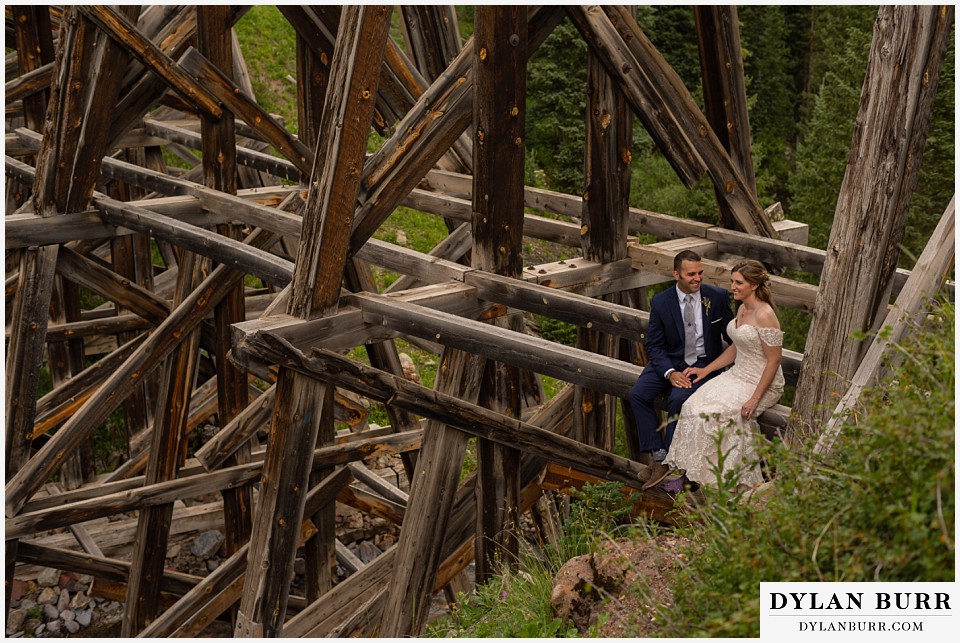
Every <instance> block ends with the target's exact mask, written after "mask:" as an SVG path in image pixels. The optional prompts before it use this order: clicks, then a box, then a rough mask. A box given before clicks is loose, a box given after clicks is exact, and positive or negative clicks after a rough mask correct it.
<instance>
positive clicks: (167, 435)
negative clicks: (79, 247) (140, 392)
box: [121, 253, 206, 637]
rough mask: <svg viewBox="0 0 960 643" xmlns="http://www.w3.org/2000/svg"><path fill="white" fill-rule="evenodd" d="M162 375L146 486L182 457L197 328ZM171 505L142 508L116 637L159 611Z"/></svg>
mask: <svg viewBox="0 0 960 643" xmlns="http://www.w3.org/2000/svg"><path fill="white" fill-rule="evenodd" d="M205 263H206V262H205V261H203V260H202V258H199V257H196V256H195V255H193V254H192V253H183V255H182V256H181V261H180V265H179V266H178V268H179V272H178V275H177V287H176V291H175V294H174V304H175V305H181V304H182V303H183V301H184V300H186V299H187V298H188V297H189V295H190V293H191V292H192V291H193V290H194V288H195V287H196V286H198V285H199V283H200V282H201V278H202V273H203V272H204V270H205V268H206V265H205ZM184 335H185V337H184V339H183V341H182V342H180V344H179V345H178V346H177V347H176V348H175V349H174V351H173V353H172V355H171V356H170V359H168V360H167V362H166V368H165V372H164V373H163V374H162V375H161V382H160V391H159V393H160V394H159V396H158V399H157V410H156V412H155V413H154V426H153V430H152V431H151V433H150V447H149V450H148V457H147V464H146V472H145V475H144V482H145V483H146V484H148V485H150V484H157V483H163V482H166V481H168V480H174V479H176V478H177V474H178V471H179V469H180V467H181V466H182V465H183V460H184V458H185V457H186V439H187V435H186V434H187V431H186V424H187V417H188V414H189V411H190V392H191V391H192V390H193V384H194V381H195V380H196V377H197V368H198V366H199V348H200V333H199V331H198V329H197V328H194V329H193V330H191V331H189V332H187V333H185V334H184ZM172 516H173V502H172V501H171V502H168V503H163V504H157V505H151V506H149V507H144V508H143V509H141V511H140V514H139V516H138V521H137V535H136V537H135V539H134V547H133V553H132V555H131V567H130V577H129V580H128V583H127V600H126V601H125V602H124V612H123V624H122V627H121V633H122V634H123V635H124V636H128V637H129V636H134V635H136V634H137V633H138V632H140V631H141V630H142V629H143V628H144V627H145V626H146V625H147V623H149V622H150V621H152V620H153V619H154V618H156V616H157V614H158V613H159V611H160V592H159V588H158V587H157V585H156V583H154V582H152V581H153V579H154V578H157V577H158V576H159V575H161V574H162V573H163V565H164V562H165V558H166V551H167V540H168V536H169V530H170V521H171V519H172Z"/></svg>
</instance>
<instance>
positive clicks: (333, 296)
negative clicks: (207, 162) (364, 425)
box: [234, 6, 390, 637]
mask: <svg viewBox="0 0 960 643" xmlns="http://www.w3.org/2000/svg"><path fill="white" fill-rule="evenodd" d="M389 16H390V10H389V8H387V7H382V6H349V7H346V8H344V10H343V14H342V16H341V20H340V30H339V32H338V34H337V42H336V46H335V48H334V57H333V61H332V63H331V83H330V89H329V91H328V92H327V100H326V106H325V108H324V112H323V118H322V123H321V127H320V138H319V141H318V143H317V155H316V159H317V162H316V164H315V165H314V168H313V176H312V179H311V182H310V191H309V194H308V197H307V205H306V208H305V212H304V217H303V230H302V234H301V237H300V246H299V250H298V253H297V264H296V268H295V270H294V277H293V282H292V284H291V288H290V300H289V304H288V307H287V312H288V313H289V314H291V315H295V316H297V317H300V318H301V319H306V318H307V317H308V316H311V315H316V314H321V315H322V314H325V313H329V312H331V311H335V310H336V306H337V300H338V298H339V295H340V285H341V281H342V278H343V270H344V265H345V262H346V258H347V248H348V244H349V239H350V231H351V229H352V225H353V214H354V210H355V207H356V206H355V204H356V200H357V193H358V189H359V185H360V170H361V169H362V167H363V157H364V153H365V152H366V144H367V134H368V132H369V129H370V122H371V119H372V116H373V106H374V101H375V99H376V96H377V83H378V81H379V78H380V65H381V62H382V59H383V49H384V45H385V43H386V38H387V30H388V28H389ZM326 388H327V385H325V384H322V383H318V382H316V381H314V380H310V379H308V378H305V377H302V376H299V375H297V374H295V373H293V372H291V371H287V370H285V369H283V368H281V369H280V374H279V377H278V381H277V397H276V402H275V407H274V417H273V427H272V429H271V434H270V442H269V445H268V447H267V453H266V458H265V460H264V467H263V477H262V480H261V492H260V499H259V504H258V507H257V511H256V519H255V521H254V529H253V534H252V536H251V540H250V552H249V556H248V559H247V569H248V572H247V576H246V579H245V582H244V588H243V596H242V599H241V602H240V609H239V612H238V614H237V625H236V628H235V632H234V633H235V635H237V636H257V637H260V636H270V637H273V636H280V635H281V634H282V629H283V619H284V616H285V613H286V605H287V598H288V592H289V584H290V579H291V577H292V575H293V563H294V558H295V556H296V549H297V545H298V536H299V525H300V523H301V521H302V519H303V510H304V499H305V497H306V491H307V489H306V486H307V483H308V477H309V473H310V468H311V465H312V454H313V447H314V446H315V444H316V442H317V436H318V435H319V434H320V432H321V427H320V424H321V417H323V415H324V414H323V409H322V404H323V400H324V399H325V398H326V397H327V396H326V392H325V389H326ZM328 417H329V415H328Z"/></svg>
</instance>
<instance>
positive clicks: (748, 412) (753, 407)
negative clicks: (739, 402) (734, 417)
mask: <svg viewBox="0 0 960 643" xmlns="http://www.w3.org/2000/svg"><path fill="white" fill-rule="evenodd" d="M759 404H760V400H758V399H757V398H755V397H751V398H750V399H749V400H747V401H746V402H744V404H743V406H742V407H740V417H742V418H743V419H744V420H749V419H750V418H752V417H753V414H754V413H756V412H757V406H758V405H759Z"/></svg>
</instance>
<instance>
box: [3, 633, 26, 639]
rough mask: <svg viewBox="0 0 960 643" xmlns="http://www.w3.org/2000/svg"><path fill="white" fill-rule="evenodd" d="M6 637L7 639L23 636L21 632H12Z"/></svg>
mask: <svg viewBox="0 0 960 643" xmlns="http://www.w3.org/2000/svg"><path fill="white" fill-rule="evenodd" d="M7 638H9V639H22V638H23V632H14V633H13V634H10V635H9V636H7Z"/></svg>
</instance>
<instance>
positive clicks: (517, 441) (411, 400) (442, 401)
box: [211, 337, 642, 488]
mask: <svg viewBox="0 0 960 643" xmlns="http://www.w3.org/2000/svg"><path fill="white" fill-rule="evenodd" d="M241 350H249V351H251V352H255V353H256V354H258V355H260V356H262V357H264V358H267V359H270V360H271V361H276V362H277V363H281V364H285V365H286V367H287V368H291V369H295V370H297V371H298V372H301V373H303V374H305V375H308V376H311V377H315V378H319V379H323V380H325V381H328V382H331V383H335V384H336V385H338V386H342V387H343V388H346V389H348V390H352V391H355V392H356V393H359V394H361V395H364V396H366V397H369V398H370V399H373V400H376V401H379V402H386V401H387V400H390V401H391V403H394V404H397V405H400V406H403V407H404V408H407V409H408V410H410V411H411V412H414V413H417V414H419V415H424V416H428V417H432V418H434V419H436V420H438V421H441V422H444V423H446V424H448V425H449V426H453V427H455V428H458V429H460V430H461V431H465V432H468V433H470V434H471V435H477V436H483V437H486V438H488V439H492V440H496V441H498V442H502V443H504V444H507V445H514V446H517V447H518V448H521V449H524V450H528V449H529V450H530V451H531V452H533V453H538V454H539V455H540V456H541V457H544V458H548V459H550V460H552V461H555V462H559V463H566V464H569V465H570V466H577V467H580V468H582V470H584V471H588V472H602V473H600V474H599V475H604V476H610V479H614V480H619V481H621V482H624V483H625V484H627V485H629V486H634V487H637V488H639V486H640V484H641V483H640V481H639V480H638V479H637V478H636V474H637V473H639V471H640V468H641V467H642V465H640V464H638V463H636V462H633V461H631V460H627V459H626V458H622V457H620V456H617V455H615V454H612V453H609V452H606V451H603V450H601V449H597V448H595V447H589V446H587V445H583V444H580V443H578V442H576V441H574V440H571V439H569V438H565V437H563V436H558V435H555V434H553V433H550V432H549V431H544V430H543V429H540V428H539V427H536V426H532V425H530V424H528V423H527V422H523V421H522V420H519V419H518V418H511V417H507V416H505V415H502V414H500V413H496V412H494V411H490V410H489V409H484V408H482V407H478V406H475V405H473V404H469V403H466V402H463V401H462V400H460V399H457V398H455V397H454V396H452V395H449V394H445V393H441V392H438V391H434V390H432V389H427V388H426V387H423V386H421V385H419V384H416V383H414V382H411V381H409V380H405V379H403V378H400V377H397V376H394V375H390V374H389V373H384V372H383V371H379V370H378V369H373V368H371V367H368V366H365V365H363V364H360V363H359V362H355V361H353V360H350V359H349V358H345V357H343V356H341V355H339V354H337V353H332V352H330V351H325V350H315V351H314V353H313V355H310V356H307V355H304V354H302V353H300V352H299V351H297V350H296V349H295V348H293V347H292V346H290V345H289V344H286V343H285V342H282V341H279V340H275V339H267V338H265V337H264V338H261V341H260V342H259V343H258V344H257V345H256V346H253V345H245V346H243V347H241ZM211 475H212V474H211Z"/></svg>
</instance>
